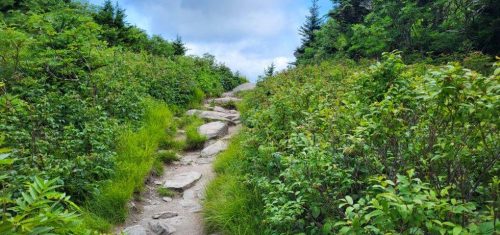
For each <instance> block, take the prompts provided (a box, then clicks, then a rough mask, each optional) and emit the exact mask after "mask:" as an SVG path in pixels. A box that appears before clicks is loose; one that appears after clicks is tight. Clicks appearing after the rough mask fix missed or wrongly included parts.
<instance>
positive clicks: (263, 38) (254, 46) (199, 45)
mask: <svg viewBox="0 0 500 235" xmlns="http://www.w3.org/2000/svg"><path fill="white" fill-rule="evenodd" d="M91 1H92V2H96V1H103V0H91ZM321 1H327V2H329V0H321ZM118 2H119V4H120V5H121V6H122V7H124V8H125V9H126V10H127V15H128V21H129V22H130V23H132V24H135V25H137V26H139V27H141V28H143V29H146V30H147V31H148V32H149V33H150V34H160V35H162V36H163V37H165V38H167V39H173V38H175V37H176V36H177V35H180V36H181V37H182V39H183V41H184V42H186V45H187V47H188V48H189V49H190V51H189V52H188V53H189V54H195V55H202V54H204V53H210V54H213V55H215V56H216V58H217V60H218V61H220V62H223V63H225V64H226V65H228V66H229V67H230V68H231V69H233V70H235V71H240V72H241V73H242V74H243V75H245V76H247V77H248V78H249V79H251V80H255V79H257V77H258V76H259V75H262V74H263V71H264V69H265V68H266V67H267V66H269V65H270V64H271V63H272V62H274V64H275V65H276V67H277V69H279V70H281V69H284V68H286V67H287V66H288V64H289V63H290V62H293V61H294V57H293V52H294V50H295V48H296V47H297V46H298V45H299V44H300V37H299V35H298V28H299V26H300V25H301V24H302V23H303V21H304V19H305V18H304V17H305V11H306V10H307V7H308V5H309V3H310V1H309V0H140V1H138V0H118Z"/></svg>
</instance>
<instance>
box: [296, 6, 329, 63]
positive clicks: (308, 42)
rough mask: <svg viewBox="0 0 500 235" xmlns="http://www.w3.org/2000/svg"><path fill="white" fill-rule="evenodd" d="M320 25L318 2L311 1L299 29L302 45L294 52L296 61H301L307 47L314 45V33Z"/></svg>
mask: <svg viewBox="0 0 500 235" xmlns="http://www.w3.org/2000/svg"><path fill="white" fill-rule="evenodd" d="M322 23H323V17H321V16H320V13H319V5H318V0H312V5H311V7H310V8H309V15H308V16H307V17H306V22H305V23H304V25H302V26H301V27H300V29H299V33H300V35H301V36H302V45H301V46H300V47H299V48H297V50H296V51H295V57H296V58H297V60H300V59H301V57H302V56H303V55H304V52H305V50H306V48H307V47H311V46H312V45H313V44H314V42H315V41H316V31H318V30H320V29H321V25H322Z"/></svg>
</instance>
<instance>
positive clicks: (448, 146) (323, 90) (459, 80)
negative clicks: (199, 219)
mask: <svg viewBox="0 0 500 235" xmlns="http://www.w3.org/2000/svg"><path fill="white" fill-rule="evenodd" d="M496 70H497V72H496V73H493V74H492V75H489V76H487V75H482V74H480V73H477V72H475V71H472V70H469V69H465V68H463V67H462V66H461V65H460V64H458V63H449V64H447V65H444V66H439V67H437V66H431V65H427V64H413V65H406V64H404V63H403V60H402V57H401V56H400V54H399V53H398V52H393V53H384V54H383V55H382V60H381V61H378V62H376V63H374V64H372V65H369V66H365V65H364V64H359V65H355V64H352V63H351V62H348V61H342V62H335V61H332V62H324V63H322V64H320V65H315V66H301V67H298V68H296V69H291V70H288V71H285V72H283V73H280V74H278V75H276V76H274V77H269V78H266V79H265V80H263V81H262V82H260V83H259V84H258V86H257V87H258V88H257V89H256V90H255V91H253V92H251V93H250V94H248V96H247V97H245V99H244V103H243V104H242V105H241V111H242V112H243V113H242V117H243V122H244V123H245V124H246V125H247V126H248V127H249V129H248V130H247V131H246V132H247V133H248V135H247V138H246V139H245V140H244V141H243V144H242V150H241V151H242V152H243V155H242V156H243V157H242V160H241V161H244V162H245V164H240V165H235V166H234V167H236V168H239V169H240V171H242V173H241V174H240V175H244V179H246V183H247V184H246V185H249V186H251V190H255V191H256V192H257V193H258V194H259V200H260V201H261V203H262V204H263V205H262V207H261V208H259V209H260V210H262V213H263V215H262V216H263V217H262V219H261V221H260V223H261V224H260V225H258V227H259V228H260V227H262V226H267V227H269V232H268V233H269V234H295V233H305V234H338V233H340V232H345V233H349V234H365V233H372V234H379V233H380V234H385V233H401V234H410V233H416V234H419V233H420V234H426V233H430V234H434V233H440V232H441V231H444V232H448V233H453V232H455V233H458V232H459V229H460V228H461V230H460V231H461V232H462V233H464V234H466V233H477V232H478V231H483V230H488V229H489V231H492V229H493V227H492V226H493V224H495V223H496V224H499V223H498V216H497V215H498V213H499V212H498V209H495V208H497V207H498V197H497V196H496V195H498V191H497V190H498V186H495V185H496V183H495V182H496V181H497V180H495V176H497V175H498V174H499V170H500V165H499V162H498V156H497V155H498V154H496V152H498V151H499V149H500V146H499V135H498V120H499V119H498V116H500V113H499V110H500V107H499V105H500V103H499V102H498V100H499V98H500V90H499V89H498V87H499V85H498V82H499V79H498V71H500V69H498V68H497V69H496ZM216 167H217V163H216ZM216 169H217V168H216ZM410 170H413V171H412V172H414V173H412V174H411V176H409V177H407V176H405V175H406V174H407V173H406V172H408V171H410ZM218 171H220V170H218ZM405 177H406V178H405ZM374 178H375V179H379V181H373V179H374ZM410 178H411V179H410ZM388 182H392V183H393V184H394V185H392V186H391V185H389V186H388V185H387V184H388ZM379 185H380V186H382V187H383V188H381V187H380V186H379ZM443 190H444V191H443ZM445 191H446V193H445ZM388 194H391V195H392V196H389V198H384V197H385V196H386V195H388ZM433 194H435V196H433ZM347 196H348V197H347ZM347 198H349V199H347ZM373 199H376V200H377V201H373ZM415 199H417V200H420V201H414V200H415ZM409 200H411V202H410V201H409ZM346 201H347V202H349V203H348V204H349V205H346V204H345V203H346ZM351 201H352V203H350V202H351ZM455 201H456V202H455ZM354 202H357V203H356V204H357V205H358V206H356V207H355V208H354V205H355V204H354ZM377 202H378V204H376V203H377ZM383 203H385V204H383ZM255 204H257V205H258V203H255ZM378 205H382V206H383V208H382V209H383V211H382V212H373V211H375V210H376V209H377V208H378V207H377V206H378ZM404 205H409V206H410V207H411V206H412V207H413V209H412V210H415V211H413V213H407V212H402V210H406V209H405V208H403V207H404ZM247 206H250V207H251V208H254V207H252V205H247ZM345 206H347V207H353V209H349V210H348V211H347V210H346V207H345ZM457 208H458V209H457ZM221 213H222V212H221ZM235 213H236V212H235ZM371 213H373V214H371ZM401 213H407V214H405V215H402V214H401ZM374 214H377V215H374ZM410 214H411V215H410ZM412 216H414V217H412ZM434 220H435V221H439V222H435V221H434ZM429 221H430V223H431V224H429ZM452 224H453V226H452ZM335 225H336V226H335ZM417 228H418V229H417ZM255 229H257V227H255Z"/></svg>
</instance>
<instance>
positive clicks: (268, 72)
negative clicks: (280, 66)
mask: <svg viewBox="0 0 500 235" xmlns="http://www.w3.org/2000/svg"><path fill="white" fill-rule="evenodd" d="M275 71H276V65H275V64H274V62H273V63H271V64H270V65H269V66H268V67H267V68H266V70H264V76H265V77H272V76H273V75H274V73H275Z"/></svg>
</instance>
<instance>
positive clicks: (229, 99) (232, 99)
mask: <svg viewBox="0 0 500 235" xmlns="http://www.w3.org/2000/svg"><path fill="white" fill-rule="evenodd" d="M240 101H241V99H240V98H235V97H223V98H217V99H211V100H209V102H213V103H215V104H217V105H227V104H229V103H235V102H240Z"/></svg>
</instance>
